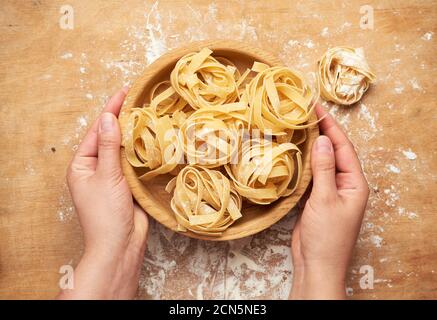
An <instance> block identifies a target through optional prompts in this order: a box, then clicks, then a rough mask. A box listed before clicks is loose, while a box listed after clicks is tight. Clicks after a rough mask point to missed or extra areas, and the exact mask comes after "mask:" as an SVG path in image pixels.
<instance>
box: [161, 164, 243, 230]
mask: <svg viewBox="0 0 437 320" xmlns="http://www.w3.org/2000/svg"><path fill="white" fill-rule="evenodd" d="M173 189H174V194H173V198H172V200H171V208H172V209H173V211H174V213H175V215H176V220H177V222H178V223H179V230H180V231H186V230H187V229H188V230H191V231H193V232H195V233H198V234H202V235H209V236H214V235H220V234H221V233H222V232H223V231H224V230H226V229H227V228H228V227H229V226H230V225H231V224H232V223H234V221H236V220H237V219H239V218H240V217H241V205H242V200H241V196H240V195H239V194H238V193H237V192H236V191H235V189H234V188H233V187H232V186H231V184H230V182H229V180H228V178H226V177H225V176H224V175H223V174H222V173H221V172H220V171H217V170H210V169H207V168H203V167H198V166H190V165H189V166H186V167H184V168H183V169H182V170H181V172H179V174H178V176H177V177H175V178H173V180H171V181H170V182H169V184H168V185H167V187H166V190H167V191H168V192H171V190H173Z"/></svg>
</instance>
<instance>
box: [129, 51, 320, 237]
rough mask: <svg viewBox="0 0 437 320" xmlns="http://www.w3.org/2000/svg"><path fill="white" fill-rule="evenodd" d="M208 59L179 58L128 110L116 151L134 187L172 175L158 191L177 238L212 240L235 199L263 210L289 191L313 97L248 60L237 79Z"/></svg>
mask: <svg viewBox="0 0 437 320" xmlns="http://www.w3.org/2000/svg"><path fill="white" fill-rule="evenodd" d="M211 54H212V51H211V50H209V49H207V48H205V49H202V50H201V51H199V52H197V53H196V52H195V53H190V54H188V55H185V56H184V57H182V58H181V59H180V60H179V61H178V62H177V63H176V66H175V68H174V69H173V71H172V72H171V76H170V81H163V82H160V83H158V84H156V85H155V86H154V87H153V88H152V89H151V90H150V96H149V97H150V98H149V99H150V102H148V103H146V104H145V105H144V106H143V107H141V108H133V109H131V110H130V114H129V117H128V119H127V125H126V126H125V127H124V128H123V146H124V147H125V153H126V158H127V160H128V161H129V163H130V164H131V165H132V166H133V167H136V168H141V170H144V172H141V175H140V177H139V178H140V179H141V180H142V181H147V180H150V179H152V178H154V177H156V176H157V175H162V174H172V175H176V177H174V178H173V179H171V180H170V182H169V183H168V184H167V187H166V190H167V191H168V192H173V197H172V200H171V208H172V210H173V212H174V214H175V218H176V220H177V222H178V230H180V231H186V230H190V231H192V232H195V233H198V234H202V235H209V236H219V235H221V234H222V233H223V232H224V231H225V230H226V229H227V228H228V227H229V226H231V225H232V223H234V222H235V221H236V220H237V219H239V218H240V217H241V216H242V214H241V209H242V200H247V201H250V202H252V203H255V204H261V205H266V204H269V203H272V202H274V201H276V200H278V199H279V198H280V197H285V196H288V195H290V194H292V193H293V192H294V190H296V188H297V186H298V185H299V182H300V178H301V175H302V159H301V151H300V149H299V145H300V144H301V143H303V142H304V141H305V140H306V133H305V132H306V131H305V129H306V128H307V127H308V126H309V125H314V124H315V123H308V120H309V118H310V116H311V113H312V112H313V109H314V103H315V101H314V100H316V99H314V95H313V93H312V91H311V89H310V87H309V85H308V84H307V83H306V81H305V80H304V79H303V77H302V76H301V75H299V74H298V73H297V72H295V71H292V70H290V69H288V68H285V67H270V66H268V65H266V64H263V63H259V62H255V63H254V65H253V67H252V69H248V70H245V72H243V73H240V71H239V70H238V69H237V67H236V66H235V65H234V64H233V63H232V62H231V61H229V60H227V59H226V58H222V57H213V56H211Z"/></svg>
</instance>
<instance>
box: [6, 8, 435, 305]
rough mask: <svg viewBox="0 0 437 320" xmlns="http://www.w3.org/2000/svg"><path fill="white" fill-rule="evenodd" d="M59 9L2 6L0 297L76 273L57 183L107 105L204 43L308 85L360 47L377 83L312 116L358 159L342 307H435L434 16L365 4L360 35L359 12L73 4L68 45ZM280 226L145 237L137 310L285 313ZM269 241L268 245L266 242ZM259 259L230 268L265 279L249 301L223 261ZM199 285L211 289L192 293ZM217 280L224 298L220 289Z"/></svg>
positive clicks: (74, 236) (45, 288)
mask: <svg viewBox="0 0 437 320" xmlns="http://www.w3.org/2000/svg"><path fill="white" fill-rule="evenodd" d="M63 4H65V3H64V2H63V1H44V0H33V1H20V2H17V1H12V0H4V1H2V3H1V6H0V42H1V45H0V108H1V117H0V123H1V124H0V128H1V139H0V148H1V150H2V152H1V154H0V162H1V169H0V170H1V171H0V177H1V183H0V297H1V298H52V297H54V296H55V294H56V293H57V290H58V281H59V278H60V274H59V273H58V271H59V268H60V266H61V265H65V264H72V265H75V264H76V263H77V262H78V259H79V258H80V255H81V250H82V240H81V230H80V227H79V225H78V223H77V219H76V217H75V214H74V210H73V208H72V204H71V201H70V199H69V195H68V192H67V190H66V187H65V169H66V166H67V164H68V161H69V159H70V158H71V156H72V154H73V152H74V149H75V145H77V143H78V142H79V141H80V138H81V137H82V136H83V134H84V132H85V130H86V128H87V127H88V126H89V124H90V123H91V122H92V120H93V119H94V118H95V117H96V115H97V114H98V112H99V111H100V110H101V107H102V105H103V104H104V102H105V101H106V99H107V98H108V97H109V96H110V95H111V94H112V93H113V92H115V91H116V90H117V89H118V88H120V87H121V86H122V85H123V84H126V83H131V82H132V81H134V80H135V78H136V77H137V75H138V74H140V73H141V71H142V70H143V69H144V68H145V67H146V66H147V64H148V63H150V62H151V61H152V60H153V59H154V58H156V57H157V56H159V55H160V54H162V53H163V52H165V51H167V50H169V49H172V48H175V47H178V46H179V45H182V44H186V43H188V42H189V41H194V40H201V39H213V38H226V39H234V40H241V41H246V42H248V43H251V44H253V45H257V46H259V47H262V48H264V49H268V50H271V51H273V52H274V53H276V54H277V55H278V56H279V57H280V58H281V59H282V61H283V62H284V64H286V65H289V66H292V67H295V68H297V69H299V70H301V71H303V72H305V73H307V74H308V73H310V72H311V71H314V64H315V61H316V60H317V58H319V57H320V56H321V54H322V53H323V52H324V51H325V50H326V49H327V48H328V47H331V46H335V45H350V46H354V47H363V48H364V50H365V52H366V55H367V57H368V60H369V63H370V64H371V66H372V67H373V68H374V69H375V71H376V74H377V76H378V81H377V83H376V84H375V85H374V86H373V87H372V88H371V90H370V91H369V92H368V94H367V95H366V96H365V98H364V99H363V104H358V105H356V106H354V107H352V108H348V109H339V108H337V107H336V106H330V105H327V104H325V106H326V107H327V108H330V110H331V112H332V113H333V114H334V115H335V116H336V117H337V119H338V120H339V122H340V123H341V124H342V126H343V127H344V128H345V130H346V131H347V132H348V133H349V135H350V137H351V139H352V140H353V142H354V143H355V145H356V146H357V149H358V151H359V155H360V158H361V159H362V162H363V166H364V168H365V172H366V174H367V177H368V180H369V183H370V186H371V188H372V194H371V197H370V201H369V206H368V210H367V214H366V219H365V222H364V224H363V229H362V232H361V234H360V237H359V241H358V245H357V250H356V252H355V256H354V260H353V263H352V265H351V269H350V273H349V276H348V292H349V294H350V295H351V298H354V299H365V298H370V299H378V298H434V299H435V298H437V227H436V225H437V215H436V214H437V210H436V200H435V199H436V193H437V187H436V182H437V181H436V180H437V160H436V149H437V139H436V132H437V126H436V120H437V119H436V116H437V111H436V110H437V108H436V107H437V106H436V93H435V92H434V90H435V86H436V84H437V83H436V80H435V79H436V67H437V66H436V62H435V54H436V36H437V35H436V34H435V33H436V32H437V2H436V1H370V4H371V5H372V6H373V8H374V9H375V11H374V12H375V22H374V29H373V30H361V29H360V27H359V19H360V13H359V10H360V6H361V5H363V4H364V3H362V2H361V1H344V2H343V1H329V2H328V1H320V2H319V1H313V2H308V1H303V2H300V3H297V2H294V1H276V0H271V1H215V2H209V1H175V0H173V1H160V2H152V1H119V0H117V1H78V0H72V1H68V4H70V5H72V7H73V8H74V14H75V21H74V24H75V27H74V29H73V30H62V29H61V28H60V27H59V18H60V12H59V10H60V8H61V6H62V5H63ZM366 4H367V2H366ZM405 152H406V153H405ZM409 152H410V153H409ZM414 155H415V156H416V158H415V156H414ZM413 158H415V159H413ZM284 221H285V222H284ZM284 221H283V222H281V223H280V224H278V226H277V227H275V228H272V229H271V230H267V231H265V232H263V233H261V234H260V235H258V236H255V237H253V238H250V239H247V240H244V241H243V243H231V244H230V245H229V244H210V243H206V244H205V243H200V242H196V241H194V240H187V239H185V238H184V237H183V236H179V235H173V234H169V233H168V232H167V231H166V230H165V229H163V228H162V227H160V226H157V225H155V224H152V236H151V238H152V239H151V248H149V251H148V253H147V259H146V261H145V267H144V272H143V275H142V280H141V281H142V283H141V290H140V296H139V297H140V298H199V297H200V298H214V297H215V298H217V297H223V298H232V297H243V298H246V297H248V298H284V297H285V296H286V292H285V291H286V290H288V289H289V284H288V283H289V281H290V277H291V270H290V269H291V267H290V260H289V253H287V252H288V250H287V246H289V232H288V231H289V230H290V229H291V224H292V219H291V218H287V219H285V220H284ZM278 230H279V231H278ZM275 232H276V233H275ZM277 232H280V233H281V235H282V238H281V239H282V240H277V239H276V238H275V239H273V238H274V236H275V235H276V234H277ZM284 239H285V240H284ZM177 243H182V244H183V245H182V247H183V248H182V250H179V249H180V248H179V247H176V244H177ZM273 245H275V247H272V248H276V249H277V250H279V251H280V252H279V253H278V254H277V255H276V256H275V257H276V258H274V259H270V260H269V261H268V262H266V263H264V262H263V261H266V260H263V259H258V260H257V261H256V263H255V264H254V265H252V263H251V262H250V261H249V262H246V263H245V264H244V263H243V264H242V266H244V265H245V267H244V268H243V269H242V270H246V271H247V272H246V273H247V274H251V275H253V276H254V277H255V278H252V280H251V281H252V282H256V283H257V284H256V285H257V286H259V285H260V284H259V281H261V280H262V279H266V281H267V282H266V283H267V285H262V287H261V289H262V290H260V291H259V293H256V292H255V293H253V292H252V291H253V290H252V291H251V290H250V283H249V282H248V280H247V278H245V274H246V273H245V274H243V275H235V270H236V269H232V266H231V270H230V271H229V270H228V271H226V270H227V269H226V268H228V264H229V263H228V260H229V259H231V260H232V256H231V258H229V252H230V248H231V249H232V248H234V249H235V247H238V248H239V249H238V248H237V249H238V250H240V249H241V248H243V249H242V252H243V255H244V256H249V257H253V256H251V255H252V254H253V252H263V253H262V255H264V256H265V252H266V251H265V250H266V248H267V249H268V248H270V247H269V246H273ZM174 248H176V249H178V250H179V253H180V254H179V255H178V258H175V261H174V263H173V262H172V260H171V259H170V260H169V258H168V255H167V253H166V252H164V251H165V250H167V249H168V252H170V253H172V254H173V252H177V251H171V250H174ZM278 248H279V249H278ZM284 248H285V251H284V252H282V251H281V250H283V249H284ZM263 250H264V251H263ZM231 251H232V250H231ZM156 253H159V254H160V256H159V257H158V258H157V257H154V254H156ZM287 254H288V255H287ZM255 256H256V255H255ZM163 257H164V258H165V257H167V258H166V259H167V260H165V259H164V258H163ZM191 257H195V259H194V260H193V258H191ZM214 257H216V258H217V257H218V258H217V259H216V260H214V259H215V258H214ZM190 259H191V260H193V261H195V263H194V264H195V265H194V266H192V265H191V266H190V263H192V262H190ZM275 259H276V260H275ZM231 260H229V261H231ZM255 260H256V259H255ZM275 261H276V262H275ZM278 261H279V262H278ZM240 264H241V263H240ZM263 264H264V265H263ZM151 265H152V266H151ZM278 265H279V266H278ZM363 265H370V266H372V267H373V268H374V272H375V275H374V277H375V284H374V288H373V289H368V290H364V289H361V288H360V286H359V280H360V277H361V275H360V272H359V270H360V267H361V266H363ZM190 268H191V269H190ZM278 268H279V269H278ZM280 268H284V277H283V279H280V281H279V284H278V283H276V284H273V282H274V281H273V280H272V279H269V277H271V275H270V274H273V272H272V271H271V270H273V269H274V270H276V271H275V272H278V270H279V271H280V270H282V269H280ZM192 269H195V270H197V271H196V272H199V271H200V273H197V274H196V272H193V270H192ZM222 269H223V270H224V271H223V270H222ZM190 270H191V271H190ZM205 272H210V274H214V280H211V279H210V278H207V277H204V278H202V279H200V280H199V274H202V273H205ZM230 275H232V277H234V278H232V279H233V281H234V282H233V283H234V285H235V283H236V285H235V286H236V287H235V286H234V287H231V286H230V285H228V287H226V285H227V283H228V280H226V279H227V277H229V276H230ZM279 276H280V274H279ZM253 279H255V280H253ZM260 279H261V280H260ZM270 280H271V281H270ZM220 281H222V282H223V283H224V289H223V290H222V291H220V290H218V291H217V290H216V289H214V285H215V284H214V283H217V282H220ZM244 281H246V282H244ZM257 281H258V282H257ZM263 281H264V280H263ZM269 281H270V282H269ZM275 281H276V280H275ZM275 286H276V287H275ZM277 287H280V288H281V289H280V290H279V289H277ZM235 288H237V289H238V293H239V295H235V290H237V289H235ZM193 290H194V291H195V292H194V293H193ZM230 291H233V292H231V293H232V294H231V293H230ZM222 294H223V295H222Z"/></svg>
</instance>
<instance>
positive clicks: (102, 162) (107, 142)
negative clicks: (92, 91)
mask: <svg viewBox="0 0 437 320" xmlns="http://www.w3.org/2000/svg"><path fill="white" fill-rule="evenodd" d="M120 142H121V137H120V127H119V125H118V121H117V118H116V117H115V116H114V115H113V114H112V113H110V112H105V113H103V114H102V116H101V117H100V123H99V134H98V158H97V172H99V173H101V174H103V175H104V176H117V175H118V174H121V166H120Z"/></svg>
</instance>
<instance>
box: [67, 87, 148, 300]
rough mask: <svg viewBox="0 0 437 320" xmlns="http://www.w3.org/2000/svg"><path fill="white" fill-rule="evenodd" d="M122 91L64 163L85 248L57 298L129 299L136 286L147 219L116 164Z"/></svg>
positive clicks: (144, 243)
mask: <svg viewBox="0 0 437 320" xmlns="http://www.w3.org/2000/svg"><path fill="white" fill-rule="evenodd" d="M126 91H127V90H126V89H124V90H121V91H119V92H117V93H116V94H115V95H114V96H113V97H112V98H111V99H110V100H109V102H108V103H107V105H106V107H105V109H104V111H103V113H102V114H101V115H100V117H99V118H98V119H97V120H96V122H95V123H94V124H93V125H92V127H91V128H90V130H89V131H88V133H87V135H86V136H85V138H84V139H83V141H82V143H81V144H80V145H79V148H78V150H77V152H76V154H75V155H74V157H73V160H72V161H71V164H70V166H69V168H68V173H67V182H68V187H69V189H70V193H71V197H72V199H73V203H74V206H75V208H76V212H77V215H78V218H79V222H80V225H81V227H82V230H83V234H84V245H85V250H84V255H83V257H82V259H81V260H80V262H79V264H78V266H77V267H76V269H75V273H74V289H73V290H64V291H62V292H61V293H60V295H59V298H63V299H131V298H134V297H135V294H136V292H137V288H138V279H139V275H140V269H141V264H142V261H143V257H144V251H145V247H146V240H147V230H148V220H147V216H146V214H145V212H144V211H143V210H141V208H140V207H138V206H137V205H136V204H134V202H133V198H132V194H131V192H130V190H129V186H128V184H127V182H126V179H125V177H124V176H123V173H122V170H121V165H120V143H121V132H120V127H119V124H118V120H117V116H118V114H119V112H120V108H121V106H122V104H123V101H124V99H125V96H126Z"/></svg>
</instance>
